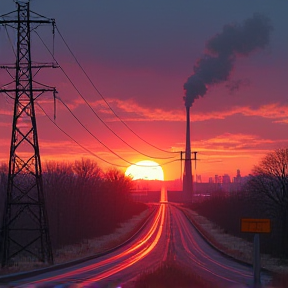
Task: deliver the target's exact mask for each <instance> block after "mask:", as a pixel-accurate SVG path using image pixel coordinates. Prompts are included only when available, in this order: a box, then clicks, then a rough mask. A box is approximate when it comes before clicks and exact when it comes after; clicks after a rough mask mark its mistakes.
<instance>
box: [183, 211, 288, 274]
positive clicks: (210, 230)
mask: <svg viewBox="0 0 288 288" xmlns="http://www.w3.org/2000/svg"><path fill="white" fill-rule="evenodd" d="M182 209H183V211H184V212H185V214H186V216H187V217H188V218H189V219H190V220H191V221H192V222H193V224H194V225H195V226H196V228H197V229H198V231H199V232H200V233H201V234H202V235H203V236H204V237H205V238H206V239H207V240H208V241H209V242H210V244H211V245H213V246H214V247H216V248H217V249H219V250H220V251H222V252H223V253H225V254H227V255H229V256H231V257H233V258H235V259H238V260H240V261H243V262H245V263H249V264H252V255H253V254H252V251H253V244H252V243H250V242H248V241H246V240H244V239H242V238H239V237H235V236H232V235H229V234H226V233H224V231H223V229H221V228H220V227H218V226H217V225H215V224H214V223H212V222H210V221H209V220H207V219H206V218H205V217H203V216H201V215H199V214H197V213H196V212H195V211H192V210H190V209H188V208H182ZM261 266H262V268H265V269H267V270H269V271H272V272H276V273H279V274H287V273H288V263H285V262H284V261H283V260H280V259H278V258H273V257H271V256H270V255H267V254H261Z"/></svg>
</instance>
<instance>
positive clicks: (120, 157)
mask: <svg viewBox="0 0 288 288" xmlns="http://www.w3.org/2000/svg"><path fill="white" fill-rule="evenodd" d="M57 99H58V100H59V101H60V102H61V103H62V104H63V105H64V106H65V107H66V108H67V110H68V111H69V112H70V113H71V115H72V116H73V117H74V118H75V119H76V120H77V122H78V123H79V124H80V125H81V126H82V127H83V128H84V129H85V130H86V131H87V132H88V133H89V134H90V135H91V136H92V137H93V138H94V139H95V140H97V141H98V142H99V143H100V144H101V145H103V146H104V147H105V148H106V149H107V150H109V151H110V152H111V153H112V154H114V155H115V156H117V157H118V158H119V159H121V160H123V161H125V162H126V163H128V164H130V165H133V164H134V163H132V162H130V161H128V160H126V159H124V158H123V157H122V156H120V155H119V154H117V153H116V152H114V151H113V150H112V149H110V148H109V147H108V146H107V145H106V144H104V143H103V142H102V141H101V140H99V139H98V138H97V137H96V136H95V135H94V134H93V133H92V132H91V131H90V130H89V129H88V128H87V127H86V126H85V125H84V124H83V123H82V122H81V121H80V120H79V118H78V117H77V116H76V115H75V114H74V113H73V112H72V110H71V109H70V108H69V107H68V105H66V104H65V103H64V102H63V101H62V99H61V98H59V97H57Z"/></svg>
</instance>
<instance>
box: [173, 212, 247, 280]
mask: <svg viewBox="0 0 288 288" xmlns="http://www.w3.org/2000/svg"><path fill="white" fill-rule="evenodd" d="M180 213H182V212H180V211H179V210H178V211H177V212H176V208H174V211H173V219H175V220H176V222H177V226H178V228H179V232H180V237H181V242H182V245H183V247H184V249H185V251H186V252H187V255H188V256H189V257H190V259H192V260H193V262H195V263H196V264H197V265H198V266H199V267H201V269H203V270H205V271H207V272H209V273H211V274H213V275H214V276H217V277H218V278H221V279H223V280H225V281H229V282H231V283H238V282H237V281H234V280H232V279H230V278H227V277H225V276H223V275H220V274H219V273H216V272H215V271H216V270H217V269H215V268H216V267H215V268H214V269H213V271H212V270H211V265H210V264H211V263H212V265H216V266H218V267H220V268H223V269H225V271H227V270H228V271H231V272H233V274H234V275H235V274H238V275H240V276H241V277H245V278H252V275H251V274H247V273H243V272H242V271H239V270H236V269H233V268H232V267H231V266H227V265H224V264H221V263H220V262H218V261H216V260H214V259H212V258H211V257H210V256H209V255H208V254H207V252H205V251H203V250H202V249H201V247H199V245H198V244H197V242H196V241H195V239H194V237H193V235H192V234H191V231H190V230H189V227H188V226H187V224H186V223H185V218H183V217H182V215H180ZM184 234H185V236H184ZM187 237H188V238H187ZM188 243H190V245H191V244H192V245H191V246H193V250H191V246H190V248H189V247H188ZM197 253H198V254H199V255H197ZM199 256H200V257H199ZM201 257H202V258H204V259H206V260H208V261H209V262H208V263H209V266H210V268H208V263H207V262H206V263H205V262H203V261H201V260H200V258H201Z"/></svg>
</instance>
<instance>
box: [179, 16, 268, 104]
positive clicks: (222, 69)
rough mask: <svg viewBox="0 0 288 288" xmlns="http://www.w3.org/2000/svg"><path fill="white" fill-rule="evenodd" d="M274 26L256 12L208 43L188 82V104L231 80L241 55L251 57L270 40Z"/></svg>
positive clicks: (186, 100)
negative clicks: (230, 76)
mask: <svg viewBox="0 0 288 288" xmlns="http://www.w3.org/2000/svg"><path fill="white" fill-rule="evenodd" d="M271 30H272V26H271V24H270V20H269V18H267V17H266V16H263V15H260V14H254V15H253V17H252V18H250V19H247V20H246V21H244V23H243V25H236V24H233V25H225V26H224V27H223V31H222V32H221V33H219V34H216V35H215V36H214V37H213V38H212V39H210V40H209V41H208V42H207V44H206V50H207V51H206V52H205V54H204V55H203V57H202V58H200V59H199V60H198V61H197V62H196V64H195V65H194V68H193V71H194V73H193V74H192V75H191V76H190V77H189V78H188V79H187V82H186V83H185V84H184V90H185V96H184V101H185V106H186V107H191V106H192V104H193V102H194V100H195V99H198V98H199V97H200V96H202V97H203V96H204V95H205V93H206V92H207V89H208V87H209V85H213V84H217V83H220V82H223V81H226V80H228V78H229V75H230V72H231V71H232V69H233V65H234V62H235V59H236V57H237V56H248V55H249V54H250V53H251V52H253V51H256V50H258V49H263V48H265V47H266V46H267V44H268V43H269V38H270V32H271Z"/></svg>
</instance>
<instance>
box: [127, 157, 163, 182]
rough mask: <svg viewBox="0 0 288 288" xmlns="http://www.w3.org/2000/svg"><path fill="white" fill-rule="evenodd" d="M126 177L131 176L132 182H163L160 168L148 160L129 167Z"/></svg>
mask: <svg viewBox="0 0 288 288" xmlns="http://www.w3.org/2000/svg"><path fill="white" fill-rule="evenodd" d="M125 175H126V176H131V177H132V178H133V180H138V179H143V180H161V181H163V180H164V173H163V169H162V167H161V166H160V165H159V164H158V163H156V162H154V161H150V160H144V161H140V162H137V163H136V164H135V165H131V166H130V167H128V168H127V170H126V172H125Z"/></svg>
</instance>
